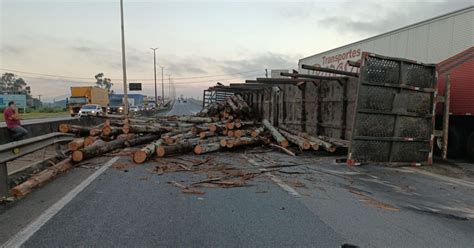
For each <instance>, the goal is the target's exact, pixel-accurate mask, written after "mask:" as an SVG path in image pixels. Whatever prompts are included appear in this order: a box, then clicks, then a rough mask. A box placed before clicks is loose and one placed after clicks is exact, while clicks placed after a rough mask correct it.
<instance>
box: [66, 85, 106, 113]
mask: <svg viewBox="0 0 474 248" xmlns="http://www.w3.org/2000/svg"><path fill="white" fill-rule="evenodd" d="M86 104H98V105H100V106H101V107H102V110H103V111H104V112H105V111H107V105H108V104H109V92H108V91H107V89H102V88H99V87H92V86H82V87H71V97H70V98H69V101H68V104H67V107H68V109H69V113H70V114H71V116H72V117H74V116H76V115H78V113H79V110H80V109H81V107H82V106H83V105H86Z"/></svg>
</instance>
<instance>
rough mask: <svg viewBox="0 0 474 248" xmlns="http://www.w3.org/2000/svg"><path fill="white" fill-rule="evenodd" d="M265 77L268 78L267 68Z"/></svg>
mask: <svg viewBox="0 0 474 248" xmlns="http://www.w3.org/2000/svg"><path fill="white" fill-rule="evenodd" d="M265 78H268V70H267V69H265Z"/></svg>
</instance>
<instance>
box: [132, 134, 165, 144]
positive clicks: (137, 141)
mask: <svg viewBox="0 0 474 248" xmlns="http://www.w3.org/2000/svg"><path fill="white" fill-rule="evenodd" d="M159 138H160V136H159V135H158V134H149V135H145V136H141V137H135V138H129V139H126V140H125V146H127V147H132V146H137V145H141V144H146V143H150V142H152V141H153V140H157V139H159Z"/></svg>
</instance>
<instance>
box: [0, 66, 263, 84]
mask: <svg viewBox="0 0 474 248" xmlns="http://www.w3.org/2000/svg"><path fill="white" fill-rule="evenodd" d="M0 70H1V69H0ZM262 75H263V72H262V73H258V74H252V75H246V76H245V77H242V76H239V77H229V78H216V79H208V80H200V81H187V82H173V84H177V85H186V84H197V83H213V82H218V81H227V80H232V79H238V78H253V77H257V76H262ZM22 77H24V78H30V79H42V80H45V79H46V80H47V78H40V77H32V76H22ZM120 81H121V80H120ZM173 81H174V78H173ZM71 83H85V84H95V82H93V81H80V80H74V82H71ZM152 83H153V82H145V83H143V84H152Z"/></svg>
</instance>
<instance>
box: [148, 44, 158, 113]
mask: <svg viewBox="0 0 474 248" xmlns="http://www.w3.org/2000/svg"><path fill="white" fill-rule="evenodd" d="M150 49H151V50H153V67H154V69H155V105H156V106H158V94H157V93H156V92H157V91H156V49H158V48H150Z"/></svg>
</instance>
